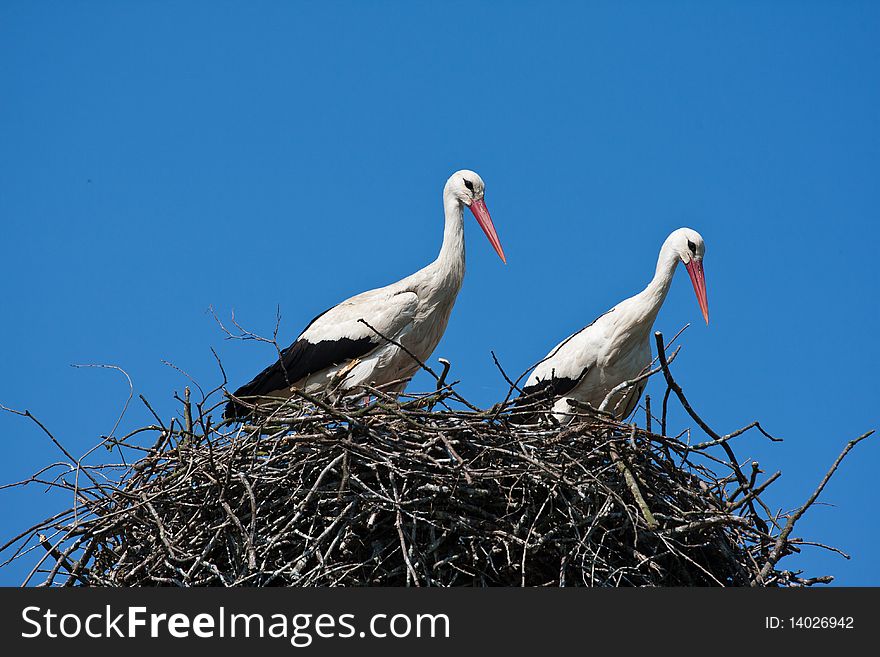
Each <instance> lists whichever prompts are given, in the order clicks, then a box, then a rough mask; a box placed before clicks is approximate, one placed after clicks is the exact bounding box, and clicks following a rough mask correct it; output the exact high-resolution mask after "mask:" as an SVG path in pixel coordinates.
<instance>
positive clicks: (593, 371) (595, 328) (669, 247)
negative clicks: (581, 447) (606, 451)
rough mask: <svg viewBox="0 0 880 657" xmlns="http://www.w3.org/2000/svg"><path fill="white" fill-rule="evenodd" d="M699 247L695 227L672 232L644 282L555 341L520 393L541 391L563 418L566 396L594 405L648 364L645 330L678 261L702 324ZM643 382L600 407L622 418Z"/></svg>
mask: <svg viewBox="0 0 880 657" xmlns="http://www.w3.org/2000/svg"><path fill="white" fill-rule="evenodd" d="M705 251H706V246H705V244H704V242H703V238H702V237H701V236H700V234H699V233H698V232H697V231H695V230H692V229H690V228H679V229H678V230H676V231H674V232H673V233H672V234H671V235H669V237H667V238H666V241H665V242H664V243H663V247H662V248H661V249H660V257H659V258H658V259H657V269H656V272H655V274H654V278H653V279H652V280H651V282H650V283H648V286H647V287H646V288H645V289H644V290H642V291H641V292H639V293H638V294H637V295H635V296H634V297H630V298H629V299H626V300H624V301H621V302H620V303H619V304H617V305H616V306H614V308H612V309H611V310H609V311H608V312H606V313H605V314H604V315H601V316H599V317H598V318H597V319H596V320H594V321H593V323H592V324H590V325H589V326H586V327H585V328H583V329H581V330H580V331H578V332H577V333H575V334H574V335H571V336H569V337H567V338H566V339H565V340H563V341H562V342H560V343H559V344H558V345H556V346H555V347H554V348H553V349H552V350H551V351H550V353H549V354H547V356H546V358H544V360H542V361H541V362H540V363H538V365H537V366H536V367H535V369H534V371H533V372H532V374H531V376H530V377H529V378H528V379H527V380H526V385H525V386H524V387H523V393H524V395H530V396H531V395H534V397H531V399H534V398H535V397H539V396H540V395H539V394H536V393H539V391H545V392H546V394H547V395H548V396H549V397H550V398H551V399H553V400H554V404H553V415H554V417H555V418H556V419H557V420H559V421H560V422H561V423H566V422H569V421H571V419H572V418H573V416H572V411H573V409H572V408H571V405H570V404H568V402H567V400H568V399H573V400H576V401H578V402H582V403H587V404H590V405H591V406H592V407H593V408H599V407H600V406H601V404H602V402H603V401H604V400H605V397H606V396H607V395H608V394H609V393H610V392H611V391H612V390H614V388H615V387H617V386H618V385H621V384H623V383H624V382H625V381H630V380H632V379H635V378H638V376H639V375H640V374H641V373H642V372H643V371H645V369H646V368H647V367H648V366H649V365H650V363H651V343H650V337H651V329H652V327H653V325H654V319H655V318H656V317H657V313H658V312H659V311H660V306H662V305H663V301H664V299H666V293H667V292H668V291H669V286H670V284H671V283H672V276H673V274H674V273H675V268H676V266H678V263H679V261H681V262H683V263H684V264H685V266H686V267H687V271H688V274H690V278H691V282H692V283H693V285H694V292H695V293H696V295H697V302H698V303H699V304H700V310H702V311H703V318H704V319H705V320H706V324H708V323H709V305H708V301H707V299H706V279H705V277H704V274H703V254H704V253H705ZM645 384H646V381H641V382H640V383H637V384H635V385H633V386H632V387H629V388H626V389H624V390H622V391H620V392H618V393H616V394H615V395H613V396H612V398H611V399H610V400H609V403H608V406H607V407H606V410H609V411H611V412H613V413H614V415H615V416H617V417H618V418H625V417H627V416H628V415H629V414H630V413H632V412H633V410H635V407H636V403H637V402H638V400H639V397H641V395H642V391H643V390H644V389H645ZM520 399H523V398H522V397H521V398H520ZM521 403H526V402H525V401H523V402H521Z"/></svg>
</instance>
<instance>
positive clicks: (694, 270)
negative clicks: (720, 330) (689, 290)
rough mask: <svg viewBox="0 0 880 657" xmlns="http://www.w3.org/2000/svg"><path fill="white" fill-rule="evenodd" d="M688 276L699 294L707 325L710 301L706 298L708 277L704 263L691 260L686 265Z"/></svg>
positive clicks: (698, 299) (698, 297) (698, 298)
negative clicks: (704, 270)
mask: <svg viewBox="0 0 880 657" xmlns="http://www.w3.org/2000/svg"><path fill="white" fill-rule="evenodd" d="M685 266H686V267H687V270H688V274H690V277H691V283H693V284H694V292H696V294H697V302H698V303H699V304H700V310H702V311H703V319H705V320H706V324H708V323H709V300H708V299H707V298H706V275H705V273H704V272H703V261H702V260H697V259H696V258H691V261H690V262H689V263H687V265H685Z"/></svg>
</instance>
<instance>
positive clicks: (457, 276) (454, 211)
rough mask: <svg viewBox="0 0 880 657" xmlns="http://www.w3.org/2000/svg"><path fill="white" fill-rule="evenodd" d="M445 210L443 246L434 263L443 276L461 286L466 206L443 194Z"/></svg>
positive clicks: (451, 195) (447, 194) (449, 194)
mask: <svg viewBox="0 0 880 657" xmlns="http://www.w3.org/2000/svg"><path fill="white" fill-rule="evenodd" d="M443 209H444V211H445V213H446V223H445V225H444V227H443V246H442V247H440V254H439V255H438V256H437V259H436V260H435V261H434V263H433V264H434V266H435V267H436V268H437V269H438V270H440V272H441V276H442V277H444V278H446V277H449V278H450V279H451V280H452V281H455V282H457V283H458V284H459V285H460V284H461V281H462V280H463V279H464V262H465V255H464V216H463V211H464V206H463V204H462V202H461V201H459V200H458V199H457V198H456V197H455V195H454V194H451V193H446V192H445V191H444V194H443Z"/></svg>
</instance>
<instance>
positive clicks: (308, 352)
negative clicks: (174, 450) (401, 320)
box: [223, 310, 379, 418]
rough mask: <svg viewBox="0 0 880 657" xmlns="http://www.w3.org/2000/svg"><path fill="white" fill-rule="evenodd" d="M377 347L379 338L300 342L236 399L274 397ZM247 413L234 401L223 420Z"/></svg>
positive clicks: (253, 381) (237, 394) (225, 412)
mask: <svg viewBox="0 0 880 657" xmlns="http://www.w3.org/2000/svg"><path fill="white" fill-rule="evenodd" d="M326 312H327V311H326V310H325V311H324V312H323V313H321V314H320V315H318V316H317V317H315V319H313V320H312V321H311V322H309V324H308V326H306V328H305V329H304V330H303V333H305V331H306V330H308V328H309V326H311V325H312V324H314V323H315V321H317V320H318V318H320V317H321V316H322V315H324V314H325V313H326ZM378 345H379V341H378V338H377V337H376V336H366V337H363V338H356V339H352V338H339V339H336V340H322V341H320V342H309V341H308V340H305V339H303V338H300V339H298V340H297V341H296V342H294V343H293V344H292V345H290V346H289V347H287V349H284V350H283V351H282V352H281V357H280V358H279V359H278V360H276V361H275V362H274V363H272V364H271V365H270V366H269V367H267V368H266V369H264V370H263V371H262V372H260V373H259V374H257V376H255V377H254V378H253V379H252V380H251V381H250V382H248V383H246V384H245V385H243V386H242V387H240V388H239V389H238V390H236V391H235V392H234V393H233V396H234V397H241V398H244V397H259V396H261V395H268V394H271V393H273V392H276V391H278V390H282V389H284V388H288V387H290V385H291V384H293V383H296V382H297V381H299V380H300V379H302V378H304V377H307V376H308V375H310V374H314V373H315V372H320V371H321V370H323V369H326V368H328V367H331V366H333V365H340V364H342V363H344V362H346V361H349V360H354V359H355V358H360V357H361V356H364V355H366V354H368V353H369V352H371V351H372V350H373V349H375V348H376V347H377V346H378ZM248 412H249V409H247V408H245V407H244V406H242V405H241V404H238V403H236V402H235V401H234V400H233V401H230V402H229V403H228V404H226V409H225V411H224V413H223V416H224V417H225V418H238V417H242V416H244V415H247V413H248Z"/></svg>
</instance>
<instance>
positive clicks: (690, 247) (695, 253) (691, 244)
mask: <svg viewBox="0 0 880 657" xmlns="http://www.w3.org/2000/svg"><path fill="white" fill-rule="evenodd" d="M688 248H689V249H690V250H691V253H693V254H694V255H697V245H696V244H694V243H693V242H691V241H690V240H688Z"/></svg>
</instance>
